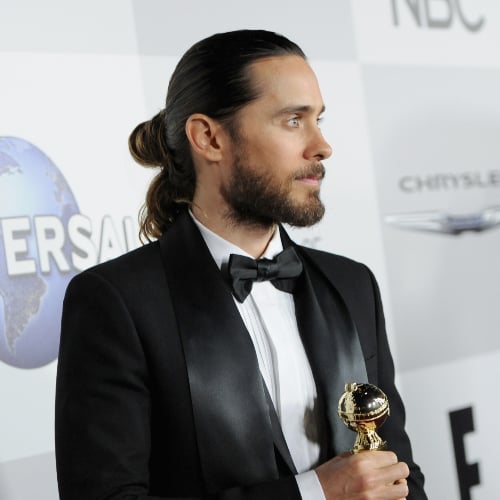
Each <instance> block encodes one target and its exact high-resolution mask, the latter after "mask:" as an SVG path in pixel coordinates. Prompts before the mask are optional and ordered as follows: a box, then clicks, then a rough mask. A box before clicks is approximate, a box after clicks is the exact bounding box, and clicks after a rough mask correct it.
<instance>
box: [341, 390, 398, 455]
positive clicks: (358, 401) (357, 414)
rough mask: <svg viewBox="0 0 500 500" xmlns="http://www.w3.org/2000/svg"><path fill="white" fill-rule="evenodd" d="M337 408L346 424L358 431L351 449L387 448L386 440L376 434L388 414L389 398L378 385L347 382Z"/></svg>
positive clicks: (355, 450) (353, 451)
mask: <svg viewBox="0 0 500 500" xmlns="http://www.w3.org/2000/svg"><path fill="white" fill-rule="evenodd" d="M338 411H339V415H340V417H341V418H342V420H343V421H344V423H345V425H347V427H349V429H351V430H352V431H355V432H357V433H358V434H357V436H356V441H355V442H354V447H353V448H352V450H351V451H352V453H358V452H360V451H363V450H383V449H384V448H385V445H386V442H385V441H384V440H383V439H382V438H381V437H380V436H379V435H378V434H377V428H378V427H380V426H381V425H382V424H383V423H384V422H385V421H386V419H387V417H388V415H389V400H388V399H387V396H386V395H385V394H384V393H383V392H382V391H381V390H380V389H379V388H378V387H377V386H375V385H371V384H358V383H355V382H353V383H350V384H346V385H345V392H344V394H342V396H341V397H340V400H339V409H338Z"/></svg>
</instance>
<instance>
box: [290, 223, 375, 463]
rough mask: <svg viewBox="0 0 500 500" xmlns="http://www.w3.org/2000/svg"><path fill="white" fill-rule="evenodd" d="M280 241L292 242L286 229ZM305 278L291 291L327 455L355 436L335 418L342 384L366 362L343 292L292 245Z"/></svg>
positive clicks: (360, 376)
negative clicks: (321, 410) (324, 429)
mask: <svg viewBox="0 0 500 500" xmlns="http://www.w3.org/2000/svg"><path fill="white" fill-rule="evenodd" d="M282 238H283V241H284V244H285V245H287V244H291V241H290V240H289V238H288V236H287V235H286V233H285V234H284V235H283V236H282ZM297 250H298V252H299V254H300V255H301V257H302V259H303V263H304V271H305V272H304V277H303V280H302V283H301V286H299V287H298V289H297V290H296V292H295V294H294V301H295V312H296V316H297V323H298V326H299V331H300V334H301V336H302V341H303V342H304V346H305V349H306V352H307V354H308V356H309V360H310V363H311V368H312V371H313V374H314V378H315V381H316V385H317V388H318V391H319V393H320V399H321V400H322V403H323V406H324V408H325V412H326V418H327V423H328V426H329V431H330V432H329V450H328V454H329V455H337V454H339V453H341V452H343V451H347V450H349V449H351V448H352V446H353V444H354V438H355V435H354V433H353V432H352V431H350V430H349V429H348V428H347V427H346V426H345V425H344V423H343V422H342V421H341V419H340V417H339V416H338V411H337V410H338V402H339V398H340V396H341V395H342V393H343V392H344V386H345V384H346V383H347V382H366V381H367V380H368V378H367V374H366V366H365V360H364V356H363V352H362V350H361V344H360V341H359V336H358V332H357V330H356V325H355V324H354V321H353V318H352V316H351V314H350V312H349V310H348V308H347V306H346V304H345V301H344V299H343V298H342V295H341V294H340V293H339V291H338V290H337V289H336V288H335V286H334V284H333V283H331V282H330V281H329V280H328V279H327V277H326V276H325V274H324V273H322V272H321V271H320V270H319V268H318V267H317V265H316V263H315V262H314V261H313V260H312V259H311V258H310V256H309V255H308V254H306V253H305V252H303V251H302V250H301V248H300V247H297Z"/></svg>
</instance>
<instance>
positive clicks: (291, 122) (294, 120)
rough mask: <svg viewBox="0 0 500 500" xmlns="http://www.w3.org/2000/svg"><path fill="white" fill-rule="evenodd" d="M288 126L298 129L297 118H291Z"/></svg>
mask: <svg viewBox="0 0 500 500" xmlns="http://www.w3.org/2000/svg"><path fill="white" fill-rule="evenodd" d="M288 124H289V125H291V126H292V127H298V126H299V117H298V116H294V117H293V118H290V119H289V120H288Z"/></svg>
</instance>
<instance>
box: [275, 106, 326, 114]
mask: <svg viewBox="0 0 500 500" xmlns="http://www.w3.org/2000/svg"><path fill="white" fill-rule="evenodd" d="M325 109H326V108H325V105H324V104H323V106H321V109H320V111H319V113H318V115H321V114H323V113H324V112H325ZM314 112H315V111H314V108H313V107H312V106H309V105H307V104H305V105H302V106H300V105H299V106H286V107H284V108H282V109H280V110H279V111H278V112H277V113H276V116H279V115H286V114H290V113H314Z"/></svg>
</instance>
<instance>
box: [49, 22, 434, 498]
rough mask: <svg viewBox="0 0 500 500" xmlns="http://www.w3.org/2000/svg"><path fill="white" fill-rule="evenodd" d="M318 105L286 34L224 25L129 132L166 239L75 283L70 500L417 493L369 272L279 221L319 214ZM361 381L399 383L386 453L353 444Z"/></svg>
mask: <svg viewBox="0 0 500 500" xmlns="http://www.w3.org/2000/svg"><path fill="white" fill-rule="evenodd" d="M323 110H324V104H323V100H322V97H321V93H320V90H319V87H318V83H317V80H316V77H315V75H314V73H313V71H312V70H311V68H310V66H309V65H308V63H307V61H306V59H305V56H304V54H303V52H302V51H301V50H300V48H299V47H297V45H295V44H294V43H292V42H290V41H289V40H287V39H286V38H284V37H282V36H280V35H277V34H274V33H270V32H266V31H246V30H245V31H237V32H231V33H225V34H219V35H215V36H213V37H210V38H208V39H206V40H202V41H201V42H199V43H197V44H196V45H195V46H194V47H192V48H191V49H190V50H189V51H188V52H187V53H186V54H185V55H184V56H183V58H182V59H181V60H180V62H179V64H178V66H177V68H176V69H175V71H174V74H173V75H172V78H171V81H170V83H169V89H168V94H167V100H166V107H165V110H162V111H161V112H160V113H159V114H158V115H157V116H155V117H154V118H153V119H152V120H151V121H148V122H145V123H143V124H141V125H139V126H138V127H137V128H136V129H135V130H134V132H133V134H132V136H131V138H130V147H131V151H132V154H133V156H134V157H135V158H136V159H137V160H138V161H139V162H140V163H142V164H144V165H147V166H159V167H160V172H159V174H158V175H157V177H156V178H155V179H154V180H153V182H152V184H151V186H150V189H149V191H148V195H147V200H146V205H145V208H144V210H143V212H142V234H143V236H145V237H146V238H147V239H149V240H151V239H155V238H157V241H154V242H150V243H149V244H148V245H145V246H144V247H142V248H140V249H138V250H136V251H133V252H131V253H129V254H127V255H125V256H122V257H120V258H118V259H115V260H113V261H111V262H108V263H106V264H102V265H99V266H97V267H95V268H93V269H90V270H88V271H86V272H84V273H82V274H81V275H79V276H77V277H76V278H75V279H74V280H73V281H72V283H71V284H70V286H69V287H68V291H67V294H66V298H65V304H64V313H63V320H62V336H61V347H60V358H59V366H58V380H57V401H56V455H57V469H58V479H59V489H60V495H61V500H79V499H82V500H83V499H86V500H88V499H96V500H98V499H99V500H101V499H102V500H104V499H106V500H111V499H123V500H125V499H141V500H146V499H151V500H153V499H155V500H160V499H174V498H217V499H224V500H229V499H231V500H233V499H235V500H236V499H239V500H243V499H246V500H254V499H255V500H256V499H269V500H271V499H273V500H275V499H278V500H279V499H299V498H304V499H323V498H326V499H327V500H337V499H347V498H349V499H356V498H359V499H361V498H363V499H401V498H406V497H407V495H408V498H411V499H413V500H416V499H424V498H425V494H424V492H423V486H422V485H423V478H422V475H421V474H420V471H419V469H418V467H417V466H416V465H415V464H414V463H413V461H412V457H411V449H410V445H409V441H408V438H407V436H406V434H405V432H404V410H403V406H402V403H401V400H400V397H399V395H398V393H397V391H396V389H395V387H394V382H393V376H394V370H393V363H392V359H391V355H390V352H389V347H388V344H387V338H386V334H385V329H384V320H383V314H382V308H381V304H380V297H379V293H378V289H377V286H376V284H375V280H374V278H373V276H372V274H371V273H370V271H369V270H368V269H367V268H366V267H365V266H363V265H361V264H358V263H355V262H353V261H350V260H348V259H345V258H342V257H338V256H334V255H331V254H327V253H324V252H319V251H315V250H311V249H306V248H303V247H300V246H298V245H296V244H295V243H293V242H292V241H291V240H290V239H289V237H288V236H287V234H286V232H285V231H284V230H283V228H282V227H281V226H280V224H281V223H289V224H292V225H296V226H307V225H311V224H314V223H315V222H317V221H319V220H320V219H321V217H322V215H323V212H324V208H323V205H322V203H321V201H320V199H319V189H320V184H321V180H322V178H323V176H324V167H323V164H322V161H323V160H325V159H326V158H328V157H329V156H330V155H331V148H330V146H329V145H328V143H327V142H326V141H325V139H324V138H323V136H322V134H321V131H320V128H319V126H318V122H319V120H320V118H321V115H322V113H323ZM283 249H284V252H283V253H282V250H283ZM274 257H276V259H275V260H273V259H274ZM255 259H257V260H255ZM352 381H356V382H365V381H369V382H370V383H373V384H376V385H379V386H380V387H381V389H382V390H384V391H385V393H386V394H387V395H388V397H389V400H390V402H391V410H392V414H391V417H390V419H389V420H388V422H387V423H386V424H385V426H384V427H383V428H382V431H381V433H382V435H383V437H384V438H385V439H387V441H388V443H389V446H390V448H391V449H392V450H393V451H380V452H379V451H377V452H363V453H359V454H356V455H352V454H349V453H344V452H346V450H348V449H349V448H350V447H351V445H352V442H353V437H354V435H353V434H352V432H350V431H349V430H348V429H347V428H346V427H345V426H344V424H343V423H342V422H340V420H339V417H338V416H337V411H336V409H337V403H338V400H339V397H340V395H341V393H342V392H343V387H344V384H345V383H346V382H352ZM408 490H409V493H408Z"/></svg>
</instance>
